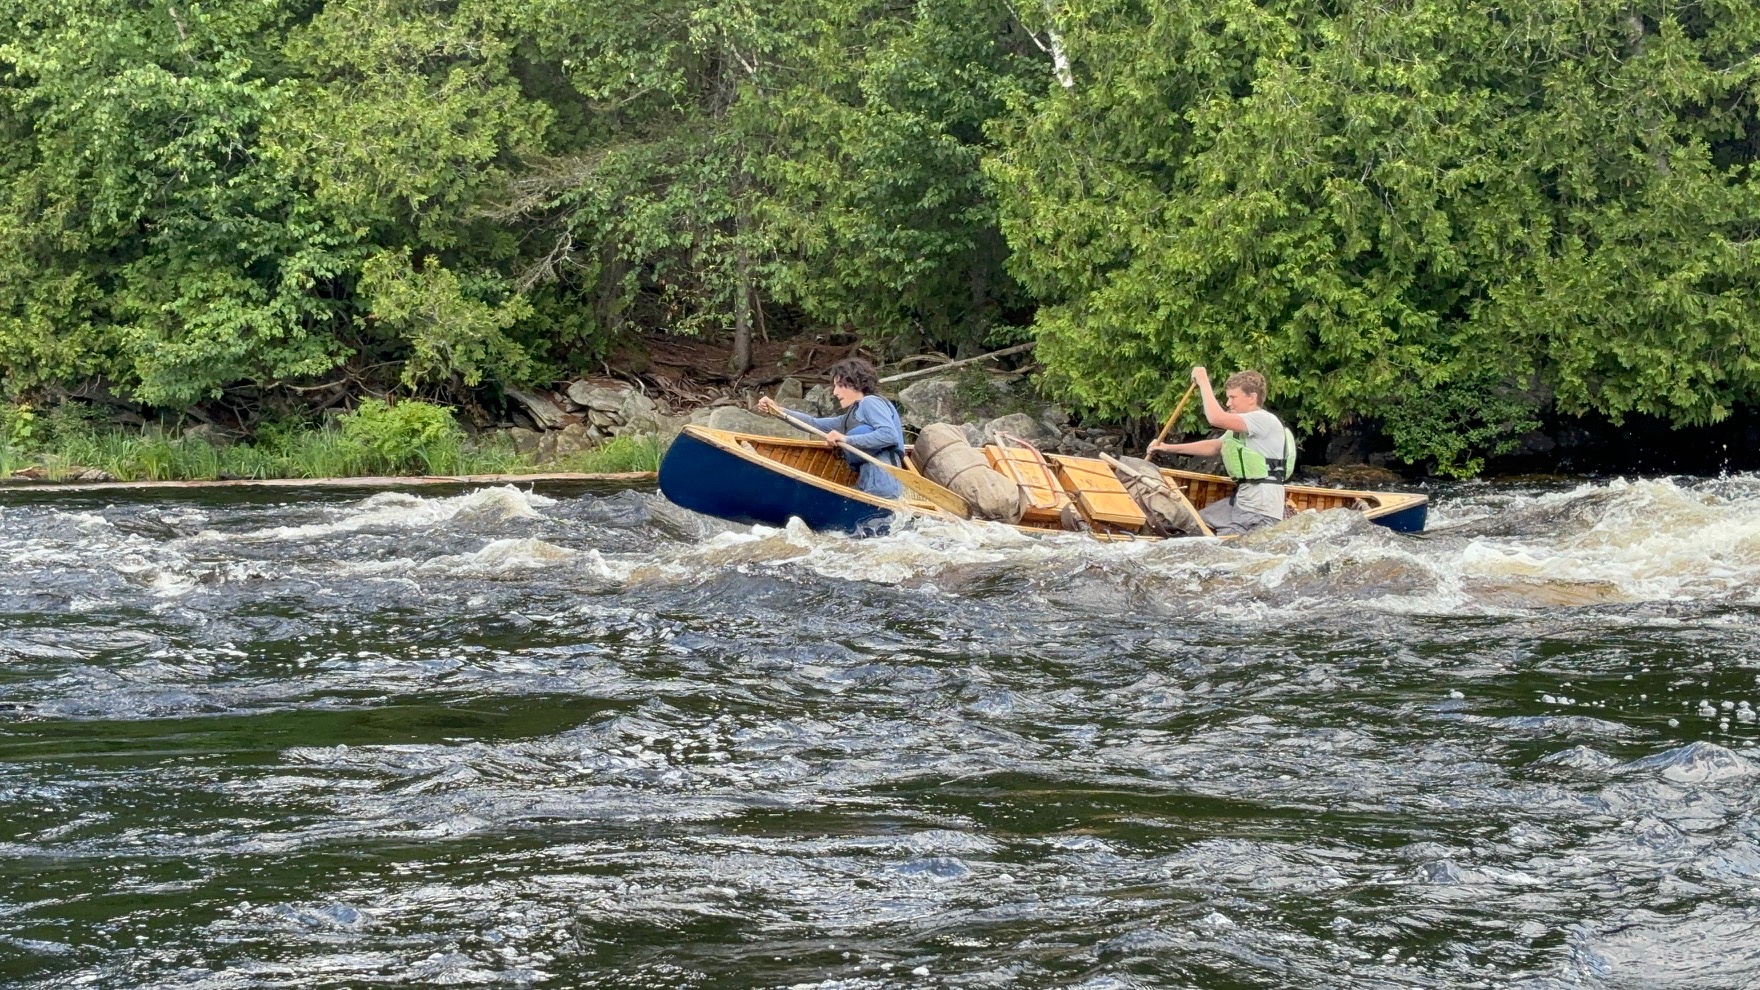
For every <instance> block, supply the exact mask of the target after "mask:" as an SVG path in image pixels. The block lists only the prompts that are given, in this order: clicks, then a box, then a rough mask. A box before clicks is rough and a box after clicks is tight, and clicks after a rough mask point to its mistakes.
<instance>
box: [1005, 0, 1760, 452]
mask: <svg viewBox="0 0 1760 990" xmlns="http://www.w3.org/2000/svg"><path fill="white" fill-rule="evenodd" d="M1065 41H1066V43H1067V44H1068V45H1069V47H1070V49H1071V50H1072V52H1073V60H1074V65H1075V71H1076V75H1077V77H1078V78H1077V86H1076V87H1075V89H1074V90H1073V91H1071V92H1067V93H1060V94H1057V95H1055V96H1053V97H1052V98H1050V99H1041V100H1036V101H1032V102H1031V103H1027V104H1023V105H1021V106H1019V107H1018V109H1017V112H1016V113H1015V114H1014V115H1013V116H1012V117H1011V118H1010V120H1009V122H1008V123H1007V125H1006V133H1005V134H1004V135H1003V136H1002V143H1003V144H1004V145H1005V146H1006V150H1004V151H1003V152H1002V153H1001V154H999V155H997V156H996V157H995V159H994V161H993V164H992V174H993V176H994V177H995V179H996V180H997V189H998V190H999V192H1000V194H1001V197H1002V201H1003V204H1004V210H1005V215H1006V220H1005V225H1004V229H1005V230H1006V232H1007V234H1008V239H1009V243H1010V245H1011V246H1012V247H1013V249H1014V254H1013V262H1014V265H1015V271H1016V272H1017V273H1018V274H1019V275H1020V277H1021V278H1022V279H1023V280H1024V281H1025V282H1026V283H1027V285H1028V286H1029V288H1030V289H1031V290H1032V291H1033V292H1034V294H1035V295H1036V296H1037V298H1038V299H1039V300H1040V302H1041V309H1040V310H1039V317H1038V333H1039V339H1040V343H1041V347H1040V351H1039V354H1040V357H1041V359H1042V360H1044V361H1045V363H1046V364H1047V366H1048V367H1049V368H1050V369H1051V370H1052V372H1053V375H1054V379H1055V385H1056V386H1057V387H1059V388H1061V389H1062V390H1063V391H1065V392H1067V393H1068V394H1070V395H1072V396H1073V397H1075V398H1076V399H1078V400H1080V401H1082V402H1084V403H1087V404H1089V405H1092V406H1095V407H1098V408H1100V409H1104V410H1108V411H1111V412H1115V413H1123V412H1131V411H1135V410H1138V409H1140V408H1142V405H1141V404H1142V403H1143V402H1144V401H1145V400H1147V399H1151V398H1155V399H1157V400H1158V401H1157V404H1164V403H1171V401H1172V400H1173V397H1174V396H1175V395H1177V394H1178V392H1179V390H1180V389H1181V388H1183V386H1184V384H1185V377H1186V376H1185V374H1184V369H1185V367H1186V366H1188V365H1190V364H1193V363H1206V364H1209V365H1211V366H1213V367H1219V368H1222V369H1231V368H1235V367H1239V366H1243V365H1249V366H1255V367H1258V368H1260V369H1262V370H1264V371H1266V372H1267V373H1268V374H1269V375H1270V376H1271V379H1272V382H1273V395H1272V400H1273V404H1274V405H1281V406H1282V407H1283V408H1284V409H1286V410H1287V411H1290V412H1293V413H1294V414H1295V418H1296V419H1297V420H1298V421H1299V422H1300V423H1302V424H1303V425H1305V426H1307V427H1310V428H1312V427H1320V426H1324V425H1326V424H1328V423H1331V422H1334V421H1336V420H1338V419H1339V418H1341V417H1343V416H1345V415H1347V414H1351V413H1359V414H1367V415H1371V416H1377V415H1383V414H1386V413H1388V412H1389V411H1390V410H1391V411H1392V414H1391V415H1388V416H1387V425H1388V426H1389V428H1390V429H1391V431H1392V432H1393V434H1394V438H1395V441H1396V442H1397V443H1398V444H1399V446H1400V450H1401V452H1402V453H1403V454H1405V455H1407V456H1408V457H1412V458H1426V457H1431V458H1437V459H1438V460H1439V461H1440V462H1441V465H1442V467H1444V468H1445V469H1447V468H1450V467H1468V468H1470V467H1471V465H1472V457H1473V456H1474V455H1473V454H1472V453H1471V452H1470V448H1475V447H1476V448H1478V449H1479V450H1484V449H1486V448H1487V446H1493V445H1494V444H1495V441H1496V440H1497V438H1498V437H1499V436H1500V435H1502V436H1507V434H1508V432H1509V431H1511V430H1518V429H1521V428H1525V427H1526V426H1527V425H1529V424H1531V423H1532V422H1533V417H1532V414H1533V413H1534V412H1535V411H1536V410H1538V409H1540V408H1543V407H1544V406H1546V405H1547V404H1548V403H1550V402H1551V401H1553V399H1554V397H1555V398H1556V403H1557V405H1558V407H1559V408H1560V409H1561V410H1563V411H1566V412H1583V411H1589V410H1596V411H1599V412H1602V413H1605V414H1607V415H1609V416H1610V417H1612V418H1613V420H1614V421H1615V422H1618V421H1619V420H1620V419H1621V418H1622V417H1623V416H1625V415H1627V414H1629V413H1633V412H1642V413H1652V414H1657V415H1660V416H1664V417H1668V418H1671V419H1673V420H1674V421H1676V422H1678V423H1682V424H1695V423H1707V422H1714V421H1717V420H1719V419H1720V418H1722V417H1724V416H1725V415H1727V414H1728V412H1729V410H1730V408H1731V406H1732V405H1734V404H1736V403H1742V402H1751V401H1752V400H1753V398H1754V388H1755V385H1756V383H1757V382H1760V378H1757V377H1756V372H1757V370H1760V367H1757V366H1756V363H1755V359H1754V356H1753V354H1752V353H1751V352H1752V347H1751V345H1752V344H1753V343H1755V342H1756V332H1757V328H1760V254H1757V253H1756V252H1755V251H1754V250H1753V248H1752V244H1753V242H1754V239H1755V237H1756V235H1757V234H1760V176H1757V175H1756V173H1755V171H1754V162H1755V159H1756V157H1757V152H1760V117H1757V115H1756V97H1757V96H1760V93H1757V92H1756V79H1757V78H1760V60H1757V59H1756V58H1755V52H1756V51H1760V8H1755V7H1754V6H1752V5H1750V4H1746V3H1726V2H1722V0H1711V2H1707V3H1685V4H1678V3H1642V2H1640V3H1631V2H1628V0H1619V2H1609V0H1585V2H1582V3H1570V4H1562V3H1557V2H1552V0H1511V2H1507V3H1502V4H1498V5H1491V4H1486V3H1479V2H1472V0H1439V2H1431V0H1408V2H1403V3H1395V4H1391V5H1390V4H1379V3H1344V4H1335V3H1319V2H1312V0H1280V2H1269V3H1262V4H1249V3H1236V2H1231V0H1195V2H1192V3H1184V4H1167V5H1136V4H1122V3H1119V4H1106V5H1102V6H1100V7H1097V8H1089V9H1088V10H1087V11H1086V12H1085V13H1084V15H1083V16H1082V17H1080V18H1072V20H1071V21H1070V23H1068V24H1067V25H1066V31H1065Z"/></svg>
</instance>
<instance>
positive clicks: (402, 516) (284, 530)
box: [202, 485, 556, 540]
mask: <svg viewBox="0 0 1760 990" xmlns="http://www.w3.org/2000/svg"><path fill="white" fill-rule="evenodd" d="M555 504H556V501H555V499H551V498H548V497H546V496H543V495H538V494H536V493H534V492H528V491H524V490H522V489H520V488H516V487H514V486H513V485H501V486H499V487H495V488H478V489H476V490H474V491H469V492H465V493H463V494H461V495H454V496H450V497H447V498H422V497H421V496H419V495H412V494H410V493H408V492H380V493H378V494H376V495H373V496H370V497H368V498H365V499H362V500H361V501H359V502H356V503H354V504H353V505H350V506H348V507H346V508H344V509H343V510H342V514H341V516H340V517H339V518H336V519H333V520H331V521H329V522H323V523H308V524H306V525H303V526H271V527H269V528H266V529H259V530H252V531H249V532H245V533H238V534H221V533H214V532H206V533H203V534H202V537H203V538H206V539H210V540H231V539H249V540H311V539H317V538H321V537H325V536H333V535H336V534H339V533H353V532H358V531H360V530H364V529H428V528H431V527H434V526H440V525H443V524H446V523H451V522H459V523H499V522H507V521H511V520H514V519H541V518H543V514H542V513H541V512H539V511H538V510H539V509H541V508H544V507H547V506H551V505H555Z"/></svg>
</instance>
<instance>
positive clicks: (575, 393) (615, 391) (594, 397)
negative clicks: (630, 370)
mask: <svg viewBox="0 0 1760 990" xmlns="http://www.w3.org/2000/svg"><path fill="white" fill-rule="evenodd" d="M631 392H632V390H631V389H627V388H608V387H606V386H604V385H594V384H591V383H589V382H575V383H573V384H572V385H570V386H568V398H569V401H570V402H573V403H574V404H575V405H577V406H580V407H581V408H583V409H596V410H598V411H600V412H608V413H610V412H617V411H618V410H619V409H622V408H623V402H624V397H625V396H627V395H630V394H631Z"/></svg>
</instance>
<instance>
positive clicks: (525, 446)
mask: <svg viewBox="0 0 1760 990" xmlns="http://www.w3.org/2000/svg"><path fill="white" fill-rule="evenodd" d="M506 432H507V439H509V440H511V441H513V449H514V451H515V452H517V453H520V454H523V455H526V456H528V457H529V456H531V455H532V454H535V453H537V452H538V439H539V438H540V437H541V436H543V434H541V433H539V432H538V431H537V430H528V429H526V428H525V427H523V426H516V427H514V428H512V429H510V430H508V431H506Z"/></svg>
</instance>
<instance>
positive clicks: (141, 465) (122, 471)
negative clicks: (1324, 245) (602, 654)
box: [0, 426, 664, 481]
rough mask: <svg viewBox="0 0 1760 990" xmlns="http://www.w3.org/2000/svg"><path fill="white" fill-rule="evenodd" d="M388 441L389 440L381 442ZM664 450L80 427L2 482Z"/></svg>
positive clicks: (451, 469)
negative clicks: (527, 449) (541, 452)
mask: <svg viewBox="0 0 1760 990" xmlns="http://www.w3.org/2000/svg"><path fill="white" fill-rule="evenodd" d="M378 440H382V439H378ZM662 453H664V447H662V446H660V444H658V442H656V440H655V439H651V437H616V439H612V440H609V442H605V444H604V446H600V447H595V449H590V451H586V453H583V454H577V456H572V458H567V460H561V462H537V460H533V458H530V456H524V454H521V453H517V451H516V449H514V447H512V444H510V442H507V440H505V439H502V437H493V439H470V437H465V435H463V433H459V432H440V433H435V435H428V437H421V435H415V437H401V439H398V440H396V442H375V437H371V435H366V437H363V435H361V432H359V430H356V432H354V433H350V432H348V430H345V428H340V426H322V428H304V430H262V432H259V435H257V437H253V439H250V440H239V442H231V444H227V442H213V440H209V439H206V437H165V435H155V433H136V432H123V430H74V432H67V433H60V435H56V437H53V440H49V442H46V444H40V446H30V447H19V446H11V444H0V477H9V476H12V472H18V470H25V469H40V472H42V476H44V477H48V479H53V481H63V479H69V477H79V476H81V474H83V472H86V470H92V469H97V470H102V472H106V474H109V476H111V477H114V479H116V481H213V479H222V477H252V479H268V477H370V476H421V474H445V476H458V474H532V472H540V470H574V472H586V474H609V472H625V470H658V467H660V456H662Z"/></svg>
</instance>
